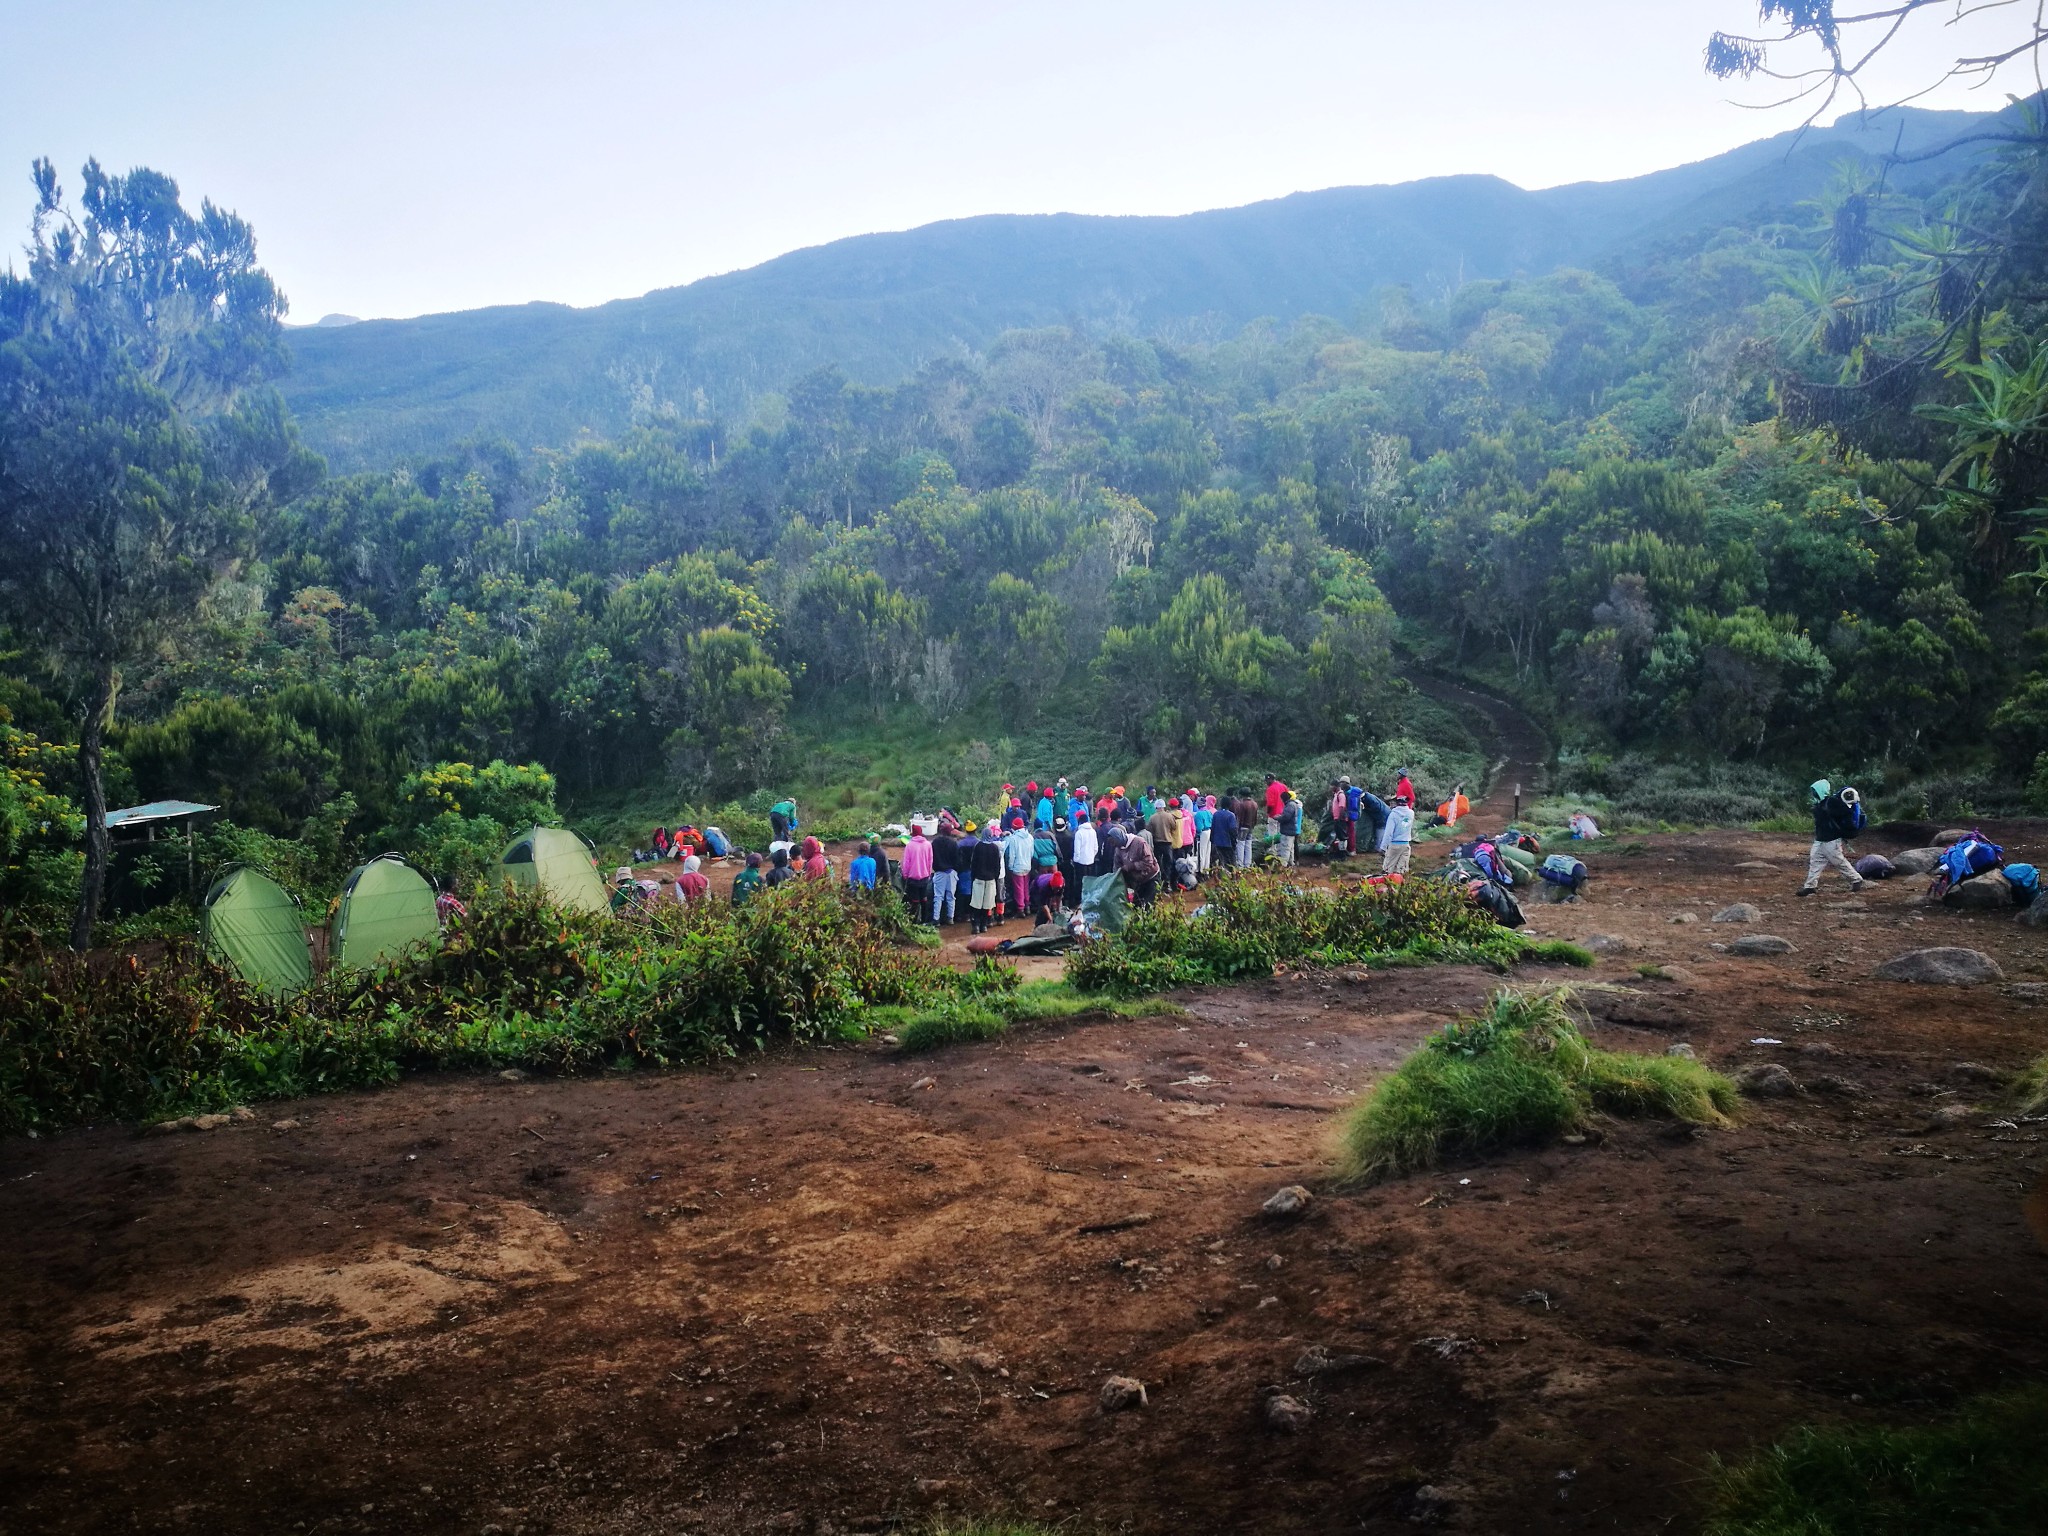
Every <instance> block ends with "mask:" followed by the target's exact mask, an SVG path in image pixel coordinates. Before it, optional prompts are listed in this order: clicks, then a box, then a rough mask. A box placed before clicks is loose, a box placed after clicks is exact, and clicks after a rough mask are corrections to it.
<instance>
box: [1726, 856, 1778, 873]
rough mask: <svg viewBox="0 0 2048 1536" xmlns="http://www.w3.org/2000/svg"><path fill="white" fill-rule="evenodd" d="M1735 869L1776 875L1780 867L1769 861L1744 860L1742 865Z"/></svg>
mask: <svg viewBox="0 0 2048 1536" xmlns="http://www.w3.org/2000/svg"><path fill="white" fill-rule="evenodd" d="M1735 867H1736V868H1737V869H1750V870H1758V871H1763V872H1768V873H1770V874H1776V873H1777V872H1778V866H1777V865H1775V864H1773V863H1771V862H1770V861H1769V860H1768V859H1744V860H1743V861H1742V862H1741V863H1740V864H1738V865H1736V866H1735Z"/></svg>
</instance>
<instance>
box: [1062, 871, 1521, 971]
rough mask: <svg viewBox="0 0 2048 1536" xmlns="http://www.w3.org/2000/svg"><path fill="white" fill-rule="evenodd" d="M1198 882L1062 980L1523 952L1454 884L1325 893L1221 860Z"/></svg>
mask: <svg viewBox="0 0 2048 1536" xmlns="http://www.w3.org/2000/svg"><path fill="white" fill-rule="evenodd" d="M1205 890H1206V892H1207V895H1208V901H1207V903H1206V904H1205V905H1203V906H1201V907H1196V908H1187V907H1182V906H1180V905H1178V904H1175V903H1172V902H1159V903H1155V904H1154V905H1153V906H1151V907H1148V908H1146V909H1145V910H1143V911H1141V912H1135V913H1133V914H1132V915H1131V918H1130V921H1129V922H1128V923H1127V924H1126V925H1125V927H1124V931H1123V932H1122V933H1121V934H1116V935H1111V936H1107V937H1104V938H1101V939H1098V940H1096V941H1095V942H1094V943H1092V944H1089V945H1086V946H1085V947H1083V948H1081V949H1079V950H1076V951H1075V952H1074V953H1073V954H1071V955H1069V956H1068V957H1067V979H1068V980H1069V981H1071V982H1072V983H1073V984H1074V985H1075V986H1076V987H1078V988H1079V989H1080V990H1082V991H1084V992H1108V993H1112V994H1115V995H1118V996H1123V997H1135V996H1139V995H1141V994H1143V993H1146V992H1158V991H1163V990H1165V989H1167V988H1170V987H1180V986H1192V985H1201V984H1208V983H1216V982H1227V981H1235V980H1239V979H1241V978H1243V977H1246V976H1270V975H1272V974H1273V968H1274V967H1275V966H1276V965H1281V964H1285V963H1288V962H1306V963H1310V964H1318V965H1342V964H1351V963H1356V962H1359V961H1367V962H1374V963H1382V964H1385V963H1398V962H1399V961H1401V960H1404V959H1405V960H1432V961H1453V962H1454V961H1469V962H1477V963H1480V964H1489V965H1496V966H1505V965H1507V964H1510V963H1511V962H1513V961H1515V960H1518V959H1521V958H1523V957H1524V956H1525V955H1526V954H1527V953H1528V950H1529V945H1528V944H1527V942H1526V941H1525V940H1523V939H1521V938H1519V937H1518V936H1517V935H1516V934H1514V933H1513V932H1512V931H1510V930H1509V929H1506V928H1502V927H1500V926H1499V925H1498V924H1496V923H1495V922H1494V920H1493V919H1492V917H1490V916H1489V915H1488V914H1487V913H1485V912H1484V911H1482V910H1481V909H1480V908H1478V907H1476V906H1474V905H1473V904H1472V902H1471V901H1470V900H1469V899H1468V898H1467V897H1466V896H1465V894H1464V893H1463V892H1462V891H1458V890H1454V889H1453V888H1452V887H1450V886H1449V885H1446V884H1444V883H1443V882H1442V881H1438V880H1420V879H1417V880H1408V881H1405V882H1403V883H1402V884H1400V885H1368V884H1365V883H1363V882H1360V883H1359V884H1356V885H1353V886H1349V887H1347V888H1344V889H1340V890H1338V891H1335V892H1331V891H1325V890H1321V889H1316V888H1311V887H1303V886H1298V885H1294V884H1291V883H1290V877H1289V876H1288V874H1287V872H1285V871H1278V870H1254V871H1250V872H1245V873H1239V872H1237V871H1234V870H1225V871H1222V872H1220V873H1219V874H1218V875H1216V876H1215V877H1214V878H1213V879H1212V882H1211V884H1210V885H1208V886H1207V887H1205ZM1550 958H1558V957H1557V956H1552V957H1550Z"/></svg>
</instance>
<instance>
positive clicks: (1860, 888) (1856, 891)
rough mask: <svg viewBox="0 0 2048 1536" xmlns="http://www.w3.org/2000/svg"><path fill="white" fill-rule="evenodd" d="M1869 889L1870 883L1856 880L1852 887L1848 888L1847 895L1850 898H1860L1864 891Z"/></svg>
mask: <svg viewBox="0 0 2048 1536" xmlns="http://www.w3.org/2000/svg"><path fill="white" fill-rule="evenodd" d="M1869 889H1870V882H1869V881H1868V880H1858V881H1857V882H1856V883H1855V884H1854V885H1852V886H1850V887H1849V894H1850V895H1851V896H1861V895H1862V894H1863V893H1864V892H1865V891H1867V890H1869Z"/></svg>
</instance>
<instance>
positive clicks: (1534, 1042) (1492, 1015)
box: [1338, 988, 1736, 1183]
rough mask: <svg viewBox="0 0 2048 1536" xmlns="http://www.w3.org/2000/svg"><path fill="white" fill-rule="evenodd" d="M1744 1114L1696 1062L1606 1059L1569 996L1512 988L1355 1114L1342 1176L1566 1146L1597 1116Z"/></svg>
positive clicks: (1413, 1061) (1713, 1117)
mask: <svg viewBox="0 0 2048 1536" xmlns="http://www.w3.org/2000/svg"><path fill="white" fill-rule="evenodd" d="M1735 1105H1736V1092H1735V1085H1734V1084H1733V1083H1732V1082H1730V1081H1729V1080H1728V1079H1727V1078H1725V1077H1723V1076H1721V1074H1719V1073H1718V1072H1715V1071H1713V1070H1712V1069H1711V1068H1708V1067H1706V1066H1703V1065H1702V1064H1701V1063H1699V1062H1697V1061H1691V1060H1687V1059H1685V1058H1683V1057H1672V1056H1635V1055H1627V1054H1622V1053H1619V1052H1614V1051H1601V1050H1595V1049H1594V1048H1593V1047H1592V1046H1590V1045H1588V1044H1587V1043H1586V1038H1585V1036H1584V1035H1583V1034H1582V1033H1581V1032H1580V1029H1579V1026H1578V1023H1577V1021H1576V1020H1575V1019H1574V1018H1573V1016H1572V1014H1571V1011H1570V1008H1569V1000H1568V995H1567V994H1565V993H1563V992H1558V991H1551V992H1519V991H1515V990H1513V989H1511V988H1503V989H1502V990H1500V991H1499V992H1496V993H1495V994H1494V995H1493V998H1492V1000H1491V1001H1490V1002H1489V1003H1488V1004H1487V1006H1486V1008H1485V1009H1484V1011H1482V1012H1481V1013H1480V1014H1479V1015H1478V1016H1477V1017H1476V1018H1472V1019H1468V1020H1463V1021H1460V1022H1458V1023H1454V1024H1451V1025H1448V1026H1446V1027H1445V1028H1444V1029H1443V1030H1441V1031H1440V1032H1439V1033H1437V1034H1435V1035H1432V1036H1430V1038H1429V1039H1428V1040H1427V1041H1425V1042H1424V1043H1423V1045H1422V1048H1421V1049H1420V1050H1418V1051H1416V1052H1415V1053H1414V1054H1413V1055H1411V1056H1410V1057H1409V1058H1408V1059H1407V1060H1406V1061H1404V1062H1402V1063H1401V1065H1400V1067H1399V1068H1398V1069H1396V1070H1395V1072H1394V1073H1393V1075H1392V1076H1390V1077H1388V1078H1387V1079H1385V1080H1384V1081H1383V1082H1381V1083H1380V1084H1379V1085H1378V1086H1376V1087H1375V1088H1374V1089H1373V1090H1372V1092H1371V1093H1369V1094H1368V1095H1367V1096H1366V1097H1365V1099H1364V1100H1362V1101H1361V1102H1360V1103H1359V1104H1358V1105H1357V1107H1356V1108H1354V1109H1353V1110H1351V1112H1350V1114H1349V1117H1348V1119H1347V1120H1346V1123H1345V1126H1344V1130H1343V1143H1342V1149H1341V1154H1340V1157H1339V1170H1338V1171H1339V1176H1340V1178H1341V1179H1342V1180H1343V1181H1345V1182H1347V1183H1369V1182H1373V1181H1376V1180H1380V1179H1387V1178H1394V1177H1397V1176H1399V1175H1401V1174H1405V1173H1413V1172H1415V1171H1416V1170H1418V1169H1423V1168H1433V1167H1435V1166H1436V1165H1437V1164H1438V1163H1439V1162H1441V1161H1442V1160H1443V1159H1444V1158H1445V1157H1456V1156H1469V1155H1472V1154H1475V1153H1480V1152H1485V1151H1489V1150H1491V1149H1492V1148H1495V1147H1503V1146H1514V1145H1519V1144H1524V1143H1529V1142H1538V1141H1545V1140H1549V1139H1551V1138H1553V1137H1557V1136H1562V1135H1564V1134H1566V1133H1567V1132H1570V1131H1573V1130H1576V1129H1578V1128H1579V1127H1580V1126H1582V1125H1584V1124H1585V1122H1586V1120H1587V1119H1588V1118H1589V1117H1590V1116H1591V1115H1592V1114H1593V1112H1594V1111H1596V1110H1602V1111H1605V1112H1607V1113H1609V1114H1616V1115H1631V1116H1634V1115H1661V1116H1665V1117H1668V1118H1671V1119H1675V1120H1681V1121H1685V1122H1687V1123H1689V1124H1694V1125H1726V1124H1728V1123H1729V1120H1730V1117H1731V1115H1732V1113H1733V1111H1734V1109H1735Z"/></svg>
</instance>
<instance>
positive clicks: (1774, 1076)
mask: <svg viewBox="0 0 2048 1536" xmlns="http://www.w3.org/2000/svg"><path fill="white" fill-rule="evenodd" d="M1735 1086H1736V1087H1738V1088H1740V1089H1741V1090H1742V1091H1743V1092H1744V1093H1746V1094H1748V1095H1749V1096H1750V1097H1751V1098H1753V1099H1782V1098H1785V1097H1787V1096H1789V1095H1791V1094H1795V1093H1797V1092H1798V1091H1799V1085H1798V1084H1797V1083H1795V1082H1793V1081H1792V1074H1791V1073H1790V1072H1787V1071H1786V1070H1785V1069H1784V1068H1783V1067H1781V1066H1779V1065H1778V1064H1777V1063H1776V1062H1775V1061H1760V1062H1758V1063H1756V1065H1754V1066H1749V1067H1744V1068H1743V1069H1742V1070H1741V1071H1740V1072H1737V1073H1736V1074H1735Z"/></svg>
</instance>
